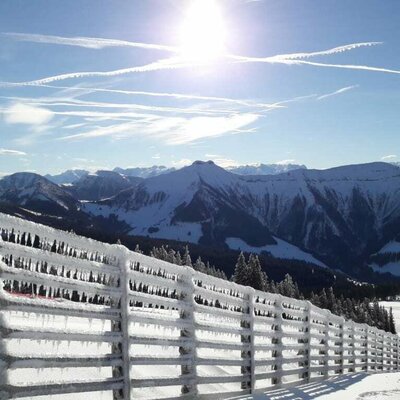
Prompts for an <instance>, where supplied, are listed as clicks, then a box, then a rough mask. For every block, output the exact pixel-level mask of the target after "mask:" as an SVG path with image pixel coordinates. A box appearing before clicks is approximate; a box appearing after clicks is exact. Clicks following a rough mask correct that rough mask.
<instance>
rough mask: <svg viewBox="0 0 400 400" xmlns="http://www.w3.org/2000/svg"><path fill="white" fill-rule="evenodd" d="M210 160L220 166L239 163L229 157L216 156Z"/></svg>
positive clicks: (233, 165) (234, 165)
mask: <svg viewBox="0 0 400 400" xmlns="http://www.w3.org/2000/svg"><path fill="white" fill-rule="evenodd" d="M211 160H212V161H213V162H214V163H215V164H217V165H219V166H220V167H222V168H227V167H236V166H238V165H239V163H238V162H237V161H235V160H232V159H231V158H224V157H218V158H212V159H211Z"/></svg>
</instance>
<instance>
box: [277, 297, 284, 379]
mask: <svg viewBox="0 0 400 400" xmlns="http://www.w3.org/2000/svg"><path fill="white" fill-rule="evenodd" d="M282 303H283V296H282V295H280V294H279V295H277V299H276V302H275V312H276V324H277V327H278V330H277V335H278V336H277V338H276V352H275V354H276V358H277V360H278V361H277V362H276V368H277V370H276V378H275V384H276V385H278V386H279V385H281V384H282V338H283V329H282V323H283V312H284V310H283V304H282Z"/></svg>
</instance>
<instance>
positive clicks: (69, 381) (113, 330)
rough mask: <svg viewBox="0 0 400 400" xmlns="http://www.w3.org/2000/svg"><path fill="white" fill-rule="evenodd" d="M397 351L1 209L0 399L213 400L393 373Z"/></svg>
mask: <svg viewBox="0 0 400 400" xmlns="http://www.w3.org/2000/svg"><path fill="white" fill-rule="evenodd" d="M399 346H400V342H399V337H398V336H397V335H392V334H389V333H386V332H383V331H381V330H378V329H376V328H373V327H371V326H368V325H365V324H357V323H354V322H352V321H346V320H345V319H343V318H342V317H339V316H336V315H333V314H332V313H331V312H329V311H328V310H323V309H320V308H318V307H315V306H313V305H312V304H311V303H310V302H308V301H299V300H295V299H290V298H286V297H283V296H280V295H276V294H270V293H265V292H260V291H256V290H254V289H252V288H249V287H244V286H240V285H237V284H235V283H232V282H228V281H225V280H221V279H218V278H215V277H211V276H208V275H205V274H202V273H199V272H197V271H194V270H193V269H191V268H188V267H185V266H177V265H174V264H169V263H166V262H163V261H160V260H156V259H153V258H150V257H147V256H144V255H141V254H138V253H135V252H131V251H129V250H128V249H126V248H125V247H123V246H121V245H108V244H104V243H100V242H96V241H94V240H90V239H87V238H83V237H79V236H77V235H75V234H73V233H67V232H63V231H58V230H55V229H52V228H49V227H46V226H42V225H38V224H34V223H31V222H27V221H24V220H21V219H18V218H15V217H10V216H7V215H4V214H0V399H16V398H24V397H34V396H48V395H50V394H52V395H55V396H56V395H58V394H73V397H71V398H73V399H87V396H88V393H90V398H91V399H97V398H98V399H102V400H107V399H125V400H127V399H136V398H155V399H161V398H212V399H218V398H221V399H222V398H227V397H231V396H234V395H245V394H249V393H253V392H255V391H257V390H259V389H265V388H271V389H272V388H275V387H280V386H282V385H287V384H296V383H298V384H300V383H305V382H310V381H312V380H316V379H323V378H326V377H328V376H333V375H337V374H344V373H348V372H357V371H374V372H378V371H392V370H399V365H400V364H399V358H400V351H399ZM55 398H57V397H55Z"/></svg>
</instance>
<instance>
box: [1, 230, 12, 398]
mask: <svg viewBox="0 0 400 400" xmlns="http://www.w3.org/2000/svg"><path fill="white" fill-rule="evenodd" d="M0 241H1V237H0ZM0 275H1V273H0ZM3 294H4V291H3V281H2V279H1V276H0V310H1V308H2V307H3V306H4V304H3V303H4V302H5V300H4V299H3ZM3 319H4V318H3V315H2V314H1V312H0V399H3V398H5V399H7V398H9V394H8V393H7V392H5V391H3V390H4V389H5V388H6V386H7V385H8V383H9V382H8V368H9V365H10V361H9V357H8V355H7V352H6V348H5V346H4V344H3V341H2V332H1V330H2V327H3V326H5V325H3Z"/></svg>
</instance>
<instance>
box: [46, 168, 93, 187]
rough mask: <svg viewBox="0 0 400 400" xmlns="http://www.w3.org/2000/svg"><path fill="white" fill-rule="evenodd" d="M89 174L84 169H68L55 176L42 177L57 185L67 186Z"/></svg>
mask: <svg viewBox="0 0 400 400" xmlns="http://www.w3.org/2000/svg"><path fill="white" fill-rule="evenodd" d="M87 174H89V171H86V170H84V169H69V170H67V171H65V172H62V173H61V174H57V175H49V174H47V175H45V176H44V177H45V178H46V179H48V180H49V181H51V182H53V183H56V184H57V185H68V184H71V183H74V182H76V181H78V180H79V179H81V178H82V177H83V176H86V175H87Z"/></svg>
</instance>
